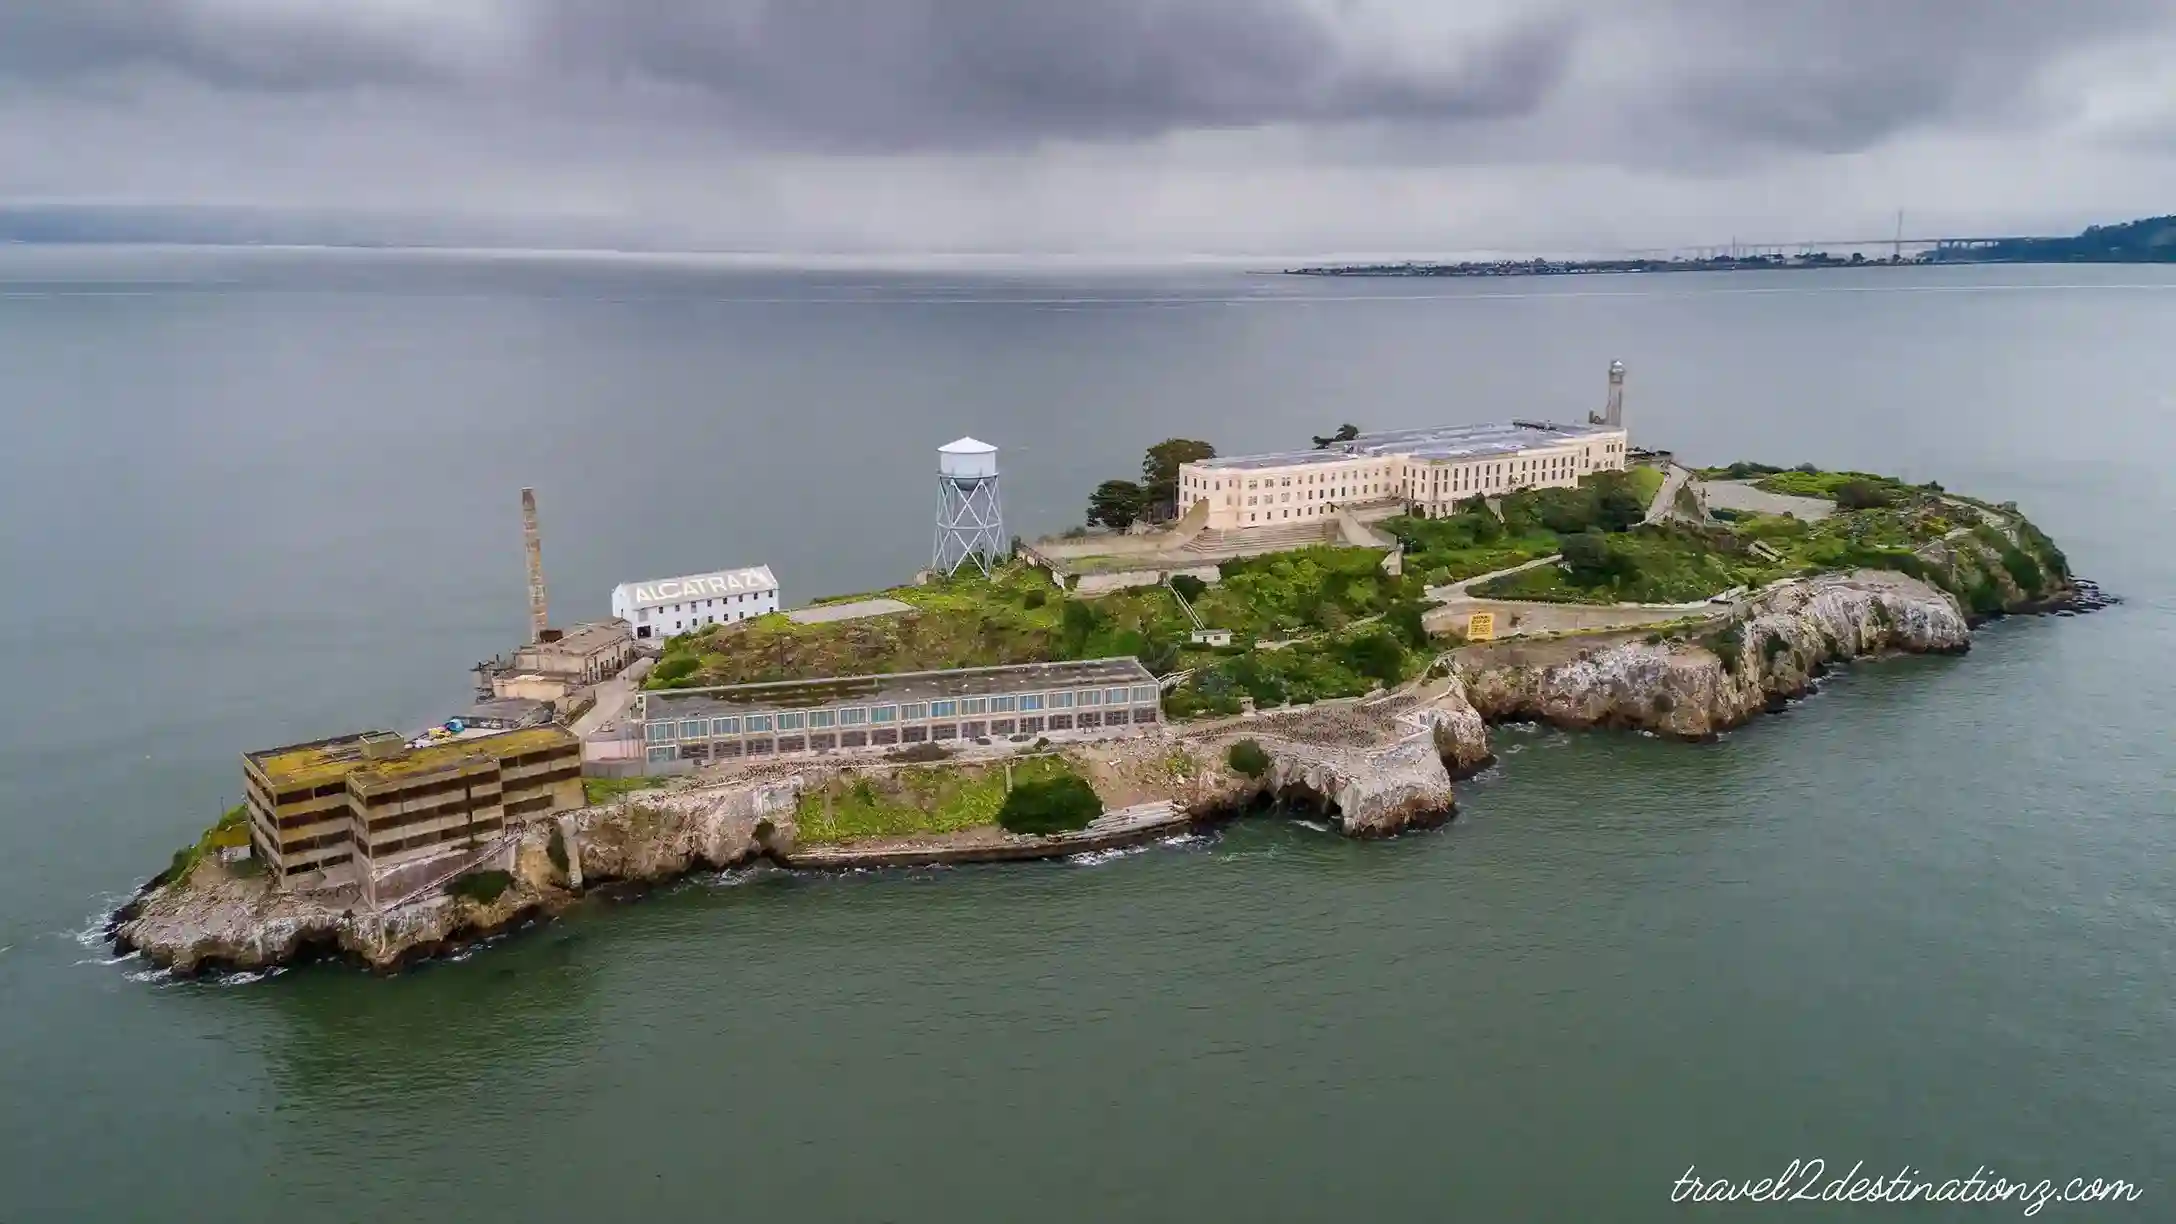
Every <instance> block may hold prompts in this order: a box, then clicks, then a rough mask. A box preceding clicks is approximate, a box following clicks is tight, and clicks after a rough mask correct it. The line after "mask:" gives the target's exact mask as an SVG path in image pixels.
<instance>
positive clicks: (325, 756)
mask: <svg viewBox="0 0 2176 1224" xmlns="http://www.w3.org/2000/svg"><path fill="white" fill-rule="evenodd" d="M374 734H377V733H375V732H369V733H365V735H358V736H347V737H344V738H341V739H335V740H325V741H321V742H318V743H315V744H301V745H297V746H295V747H293V748H283V749H274V750H273V751H272V752H271V753H269V754H259V753H252V754H250V759H251V760H253V761H255V762H256V763H257V767H258V768H259V769H262V770H263V771H264V775H265V777H266V778H267V779H268V780H269V781H270V782H271V783H272V785H273V788H274V789H276V790H285V789H287V788H290V787H295V786H319V785H322V784H324V783H326V782H331V781H333V780H335V779H337V778H343V777H346V776H347V775H348V774H350V773H356V772H364V771H367V772H368V773H369V774H370V775H371V776H372V777H374V778H401V777H410V776H413V775H415V774H418V773H424V772H428V771H431V770H436V769H443V768H446V767H448V766H451V765H454V764H456V763H458V762H459V761H461V760H462V759H464V758H468V757H499V758H502V759H503V758H505V757H510V756H520V755H522V754H524V753H529V752H539V751H542V750H544V749H547V748H554V747H561V746H565V745H569V744H572V743H574V742H575V740H574V737H573V736H572V735H570V734H569V733H568V732H567V731H566V730H564V729H563V728H560V727H528V728H524V729H522V730H519V731H502V732H500V733H498V734H496V735H482V736H477V737H476V738H474V739H461V740H447V741H445V742H443V743H438V744H429V745H426V746H424V747H422V748H409V749H406V750H405V751H403V752H402V753H401V754H399V755H398V756H390V757H384V758H381V759H379V760H375V761H372V760H365V759H364V758H363V755H362V745H363V741H364V739H365V738H366V737H367V736H369V735H374Z"/></svg>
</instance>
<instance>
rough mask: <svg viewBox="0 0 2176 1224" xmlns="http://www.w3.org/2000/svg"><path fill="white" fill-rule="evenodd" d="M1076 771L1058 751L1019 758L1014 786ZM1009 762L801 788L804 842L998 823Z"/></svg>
mask: <svg viewBox="0 0 2176 1224" xmlns="http://www.w3.org/2000/svg"><path fill="white" fill-rule="evenodd" d="M1075 776H1077V775H1076V774H1075V772H1074V769H1073V767H1072V765H1071V764H1069V763H1068V762H1067V761H1066V760H1065V758H1063V757H1059V756H1041V757H1028V758H1025V759H1021V760H1016V761H1014V762H1013V767H1012V778H1013V784H1014V785H1015V786H1019V785H1023V784H1027V783H1048V782H1053V781H1055V780H1057V779H1060V778H1069V777H1075ZM1005 794H1006V791H1005V769H1004V766H1002V765H995V766H992V765H926V766H916V767H912V768H906V769H897V770H892V771H890V772H888V773H882V774H858V775H851V776H839V777H834V778H832V779H830V780H829V781H828V782H826V783H825V784H824V785H823V786H821V787H817V788H813V789H810V790H805V791H803V792H802V793H801V799H800V803H799V806H798V807H797V808H796V809H795V812H794V819H795V821H796V823H797V825H798V827H799V830H800V840H801V841H803V842H807V843H810V844H817V845H825V844H836V843H840V842H851V841H860V840H863V839H865V838H871V837H909V836H914V835H917V834H938V833H957V832H960V831H961V830H964V829H977V828H982V827H983V826H986V825H994V824H996V823H997V816H998V812H999V810H1000V809H1002V808H1003V807H1004V805H1005Z"/></svg>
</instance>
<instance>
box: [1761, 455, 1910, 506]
mask: <svg viewBox="0 0 2176 1224" xmlns="http://www.w3.org/2000/svg"><path fill="white" fill-rule="evenodd" d="M1753 487H1754V488H1756V489H1764V490H1766V491H1768V492H1770V493H1783V494H1788V495H1789V496H1792V497H1819V498H1823V499H1825V500H1828V501H1832V502H1835V503H1836V505H1837V507H1838V508H1839V509H1843V510H1874V509H1880V508H1883V507H1887V506H1899V505H1908V504H1910V503H1912V502H1914V501H1917V500H1919V499H1921V498H1923V497H1925V496H1926V494H1927V493H1928V492H1929V490H1927V489H1923V488H1917V487H1915V486H1912V485H1908V484H1905V483H1904V482H1903V481H1901V480H1898V479H1896V478H1895V477H1893V476H1876V475H1874V474H1873V473H1871V472H1823V471H1820V470H1818V469H1815V468H1813V467H1812V466H1810V465H1808V466H1805V467H1799V468H1794V469H1792V470H1791V471H1788V472H1777V473H1775V474H1773V475H1770V476H1764V477H1762V478H1761V479H1760V480H1758V481H1755V482H1754V485H1753Z"/></svg>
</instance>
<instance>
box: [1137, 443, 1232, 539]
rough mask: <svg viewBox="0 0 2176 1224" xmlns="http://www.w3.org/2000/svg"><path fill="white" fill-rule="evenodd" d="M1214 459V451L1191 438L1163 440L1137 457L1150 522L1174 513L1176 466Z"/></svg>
mask: <svg viewBox="0 0 2176 1224" xmlns="http://www.w3.org/2000/svg"><path fill="white" fill-rule="evenodd" d="M1214 458H1216V448H1215V447H1213V446H1211V445H1209V444H1208V443H1207V442H1201V441H1197V440H1195V439H1193V438H1166V439H1164V440H1163V441H1161V442H1158V443H1157V444H1156V445H1154V446H1151V447H1149V448H1148V453H1147V454H1146V455H1143V456H1142V457H1141V491H1142V493H1143V494H1144V495H1145V496H1146V505H1147V513H1148V515H1149V517H1151V518H1158V519H1167V518H1171V517H1172V516H1174V515H1176V514H1177V513H1178V505H1179V465H1180V464H1184V463H1199V462H1201V461H1202V460H1204V459H1214Z"/></svg>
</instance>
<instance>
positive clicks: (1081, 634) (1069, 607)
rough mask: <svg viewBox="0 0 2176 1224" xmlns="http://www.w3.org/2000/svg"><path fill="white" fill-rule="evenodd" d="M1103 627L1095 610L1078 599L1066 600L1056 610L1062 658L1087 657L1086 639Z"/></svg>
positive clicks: (1100, 618)
mask: <svg viewBox="0 0 2176 1224" xmlns="http://www.w3.org/2000/svg"><path fill="white" fill-rule="evenodd" d="M1102 627H1103V618H1102V616H1101V615H1100V614H1098V613H1097V612H1096V610H1095V609H1094V608H1092V607H1090V606H1088V605H1087V604H1086V603H1083V602H1082V601H1080V600H1078V599H1068V600H1066V601H1065V604H1064V606H1063V607H1061V608H1059V609H1058V649H1059V651H1060V653H1061V655H1062V656H1063V657H1064V658H1068V659H1081V658H1086V657H1087V651H1088V639H1089V638H1091V637H1094V636H1095V634H1096V632H1097V631H1098V630H1100V629H1102Z"/></svg>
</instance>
